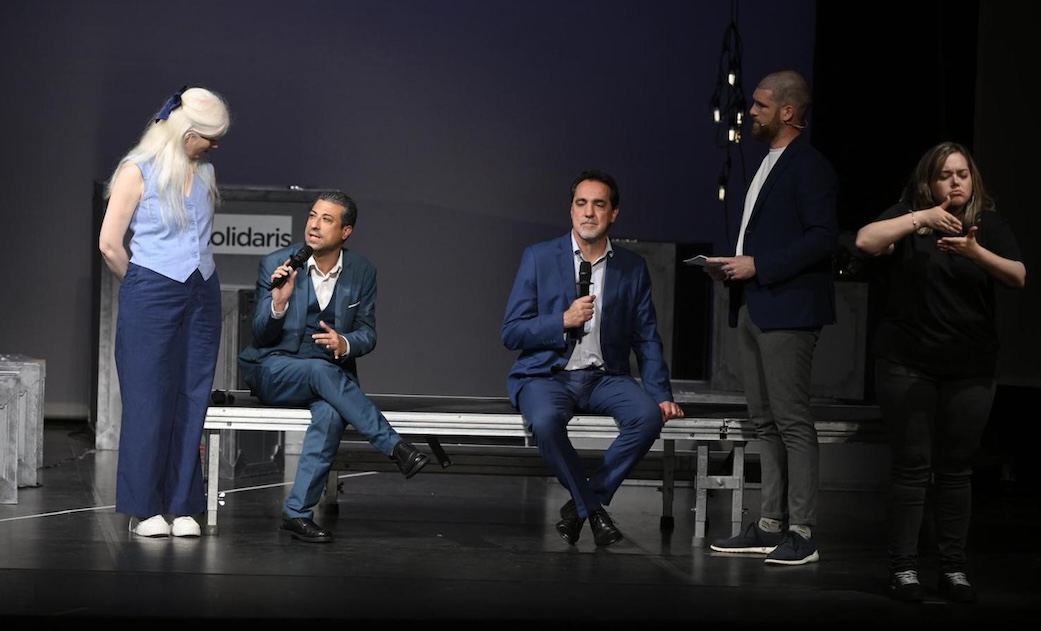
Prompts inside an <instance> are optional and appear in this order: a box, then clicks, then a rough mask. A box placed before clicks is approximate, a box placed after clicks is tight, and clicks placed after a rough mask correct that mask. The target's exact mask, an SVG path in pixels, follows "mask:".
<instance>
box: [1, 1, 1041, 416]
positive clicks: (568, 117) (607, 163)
mask: <svg viewBox="0 0 1041 631" xmlns="http://www.w3.org/2000/svg"><path fill="white" fill-rule="evenodd" d="M983 4H984V5H985V6H984V7H982V8H980V9H977V5H976V3H975V2H964V1H961V0H954V1H950V2H925V3H920V5H919V4H916V3H912V4H910V5H909V4H908V3H897V2H893V1H891V0H886V1H884V2H882V3H876V4H874V5H872V9H871V11H870V12H869V13H868V14H867V15H866V16H856V17H854V18H847V17H844V16H842V15H840V13H841V12H840V8H841V3H820V5H821V6H820V7H818V6H817V5H818V3H816V2H814V1H811V0H797V1H795V2H791V3H788V4H786V5H785V6H784V10H780V9H779V8H778V6H777V5H776V4H775V3H770V2H766V1H765V0H745V1H744V2H741V3H737V2H725V1H720V0H714V1H711V2H689V3H686V2H652V3H647V2H638V1H637V0H606V1H605V0H568V1H567V2H556V1H553V0H530V1H527V2H507V1H505V0H503V1H494V0H493V1H490V2H489V1H487V0H433V1H431V0H384V1H382V2H378V3H373V2H361V1H354V0H342V1H338V0H299V1H297V2H293V3H289V2H280V1H277V0H252V1H247V0H225V1H222V2H206V1H204V0H185V1H182V2H180V3H177V4H176V5H175V6H174V5H163V4H158V3H145V2H137V1H134V0H107V1H100V0H99V1H92V2H82V1H80V0H15V1H14V2H8V3H5V4H3V6H2V8H0V54H2V56H3V59H4V60H5V61H4V62H3V64H2V65H0V81H2V84H3V85H5V86H7V89H6V90H5V98H3V99H0V117H2V119H3V120H4V122H5V126H4V128H5V142H4V151H3V152H0V166H2V168H0V173H2V174H3V175H2V178H3V180H2V182H0V183H2V185H0V213H2V216H3V228H4V229H3V231H2V233H0V242H2V243H3V246H4V250H5V252H6V253H7V258H8V260H9V261H10V262H11V265H10V270H9V273H8V280H7V283H6V287H5V289H6V291H5V299H4V304H3V308H2V309H0V353H19V354H25V355H29V356H32V357H39V358H43V359H46V360H47V362H48V363H47V377H48V379H47V391H46V396H47V414H48V416H83V415H85V414H86V410H87V409H88V398H89V396H90V394H89V393H90V391H91V384H90V383H89V381H90V377H89V376H90V374H91V370H90V357H91V353H92V349H91V339H92V335H91V330H90V323H91V311H92V303H93V298H94V297H93V296H92V289H91V288H92V282H91V276H90V270H91V268H92V266H93V265H92V264H93V263H94V262H95V261H96V257H98V253H97V249H96V241H97V235H96V234H95V233H94V229H93V227H92V225H91V221H92V219H91V197H92V192H93V183H94V181H95V180H104V179H106V178H107V177H108V175H109V173H110V171H111V169H112V168H113V167H114V166H115V163H116V161H117V160H118V159H119V157H120V156H121V155H122V153H123V152H124V151H125V150H126V149H127V148H129V146H130V145H131V144H133V143H134V142H135V141H136V139H137V138H138V136H139V135H140V132H141V131H142V130H143V128H144V125H145V123H146V122H147V120H148V119H149V117H150V115H151V114H152V113H153V112H154V111H155V110H156V109H157V108H158V107H159V105H160V104H161V103H162V102H163V100H164V99H165V98H166V97H167V96H168V95H169V94H170V93H171V91H173V90H174V89H176V88H177V87H179V86H181V85H183V84H186V83H188V84H199V85H205V86H208V87H211V88H213V89H215V90H217V91H219V92H221V93H222V94H224V95H225V96H226V97H227V99H228V101H229V103H230V106H231V109H232V114H233V124H232V128H231V132H230V134H229V135H228V137H227V139H226V141H225V142H224V143H222V146H221V147H220V149H219V150H218V151H217V152H215V154H214V156H213V162H214V164H215V165H216V168H217V172H218V176H219V178H220V180H221V182H223V183H225V184H241V185H263V186H289V185H298V186H305V187H315V188H320V187H335V188H341V189H343V190H346V191H348V192H349V193H350V194H351V195H353V196H354V197H355V199H357V200H358V202H359V206H360V208H361V217H360V220H359V224H358V230H357V231H356V233H355V235H354V236H353V237H352V239H351V242H350V245H351V246H352V247H353V248H355V249H356V250H358V251H360V252H362V253H364V254H366V255H367V256H369V257H370V258H372V259H373V260H374V261H375V262H376V264H377V265H378V266H379V270H380V307H379V331H380V340H379V346H378V347H377V350H376V351H375V352H374V353H373V354H372V355H370V356H368V357H366V358H365V359H364V360H363V363H362V364H361V370H362V379H363V384H364V385H365V387H366V388H367V389H369V390H370V391H373V392H416V393H439V394H473V395H501V394H502V393H503V391H504V386H503V384H504V378H505V374H506V371H507V369H508V367H509V364H510V362H511V361H512V359H513V354H512V353H509V352H507V351H506V350H505V349H503V348H502V347H501V344H500V343H499V339H498V331H499V325H500V322H501V317H502V309H503V306H504V303H505V299H506V296H507V294H508V291H509V285H510V282H511V281H512V278H513V274H514V271H515V269H516V263H517V261H518V258H519V255H520V252H521V249H522V248H523V247H524V246H525V245H526V244H528V243H530V242H532V241H534V240H537V239H543V238H549V237H553V236H557V235H560V234H563V233H564V232H565V231H566V230H567V227H568V216H567V210H568V185H569V183H570V180H571V178H572V177H573V176H574V175H575V174H576V173H577V172H578V171H580V170H582V169H585V168H590V167H596V168H603V169H606V170H608V171H611V172H613V173H614V174H615V175H616V176H617V177H618V179H619V181H620V183H621V188H622V213H621V219H620V220H619V224H618V225H617V229H616V230H615V233H614V236H616V237H620V238H629V239H638V240H641V241H652V242H653V241H665V242H678V243H709V244H712V247H713V248H715V249H718V250H722V249H724V248H725V247H726V246H725V241H726V239H725V235H724V226H725V223H726V222H725V212H726V211H727V209H725V208H724V207H723V206H722V205H721V204H720V203H719V202H718V201H717V199H716V188H717V184H718V180H717V178H718V175H719V173H720V167H721V164H722V162H723V159H724V157H725V155H726V150H725V149H723V148H721V147H720V146H719V143H718V136H717V130H716V128H715V126H714V125H712V123H711V122H710V119H709V112H708V104H709V100H710V98H711V94H712V92H713V90H714V89H715V86H716V81H717V77H718V72H719V62H720V55H721V45H722V44H723V41H724V33H725V30H726V29H727V27H728V25H730V24H731V22H732V20H733V19H735V18H736V22H737V24H738V26H739V30H740V35H741V50H740V53H741V59H742V63H743V67H742V70H743V73H742V76H741V84H742V87H743V89H744V93H745V94H746V95H747V96H749V97H750V95H751V92H752V90H753V89H754V87H755V82H756V81H757V80H758V78H759V77H760V76H762V75H763V74H765V73H767V72H770V71H773V70H777V69H781V68H784V67H790V68H794V69H796V70H799V71H801V72H803V73H804V74H806V75H807V76H808V77H809V78H810V79H811V81H813V82H814V84H815V96H816V100H817V106H816V107H815V111H814V112H813V114H812V116H811V126H810V134H811V140H812V141H813V142H814V143H815V144H818V146H820V147H821V148H822V149H823V150H824V151H825V153H827V154H828V155H829V156H830V157H832V158H833V160H834V161H835V163H836V166H837V167H838V169H839V172H840V176H841V178H842V179H841V181H842V185H843V189H842V192H841V195H842V203H843V224H844V227H846V228H847V229H855V228H856V227H857V226H858V223H859V222H862V221H866V220H868V219H869V218H870V217H871V216H873V214H874V213H875V212H877V211H878V210H880V209H881V208H882V207H884V205H885V204H887V203H889V201H890V200H891V199H892V198H893V197H895V195H896V192H897V190H898V188H899V184H900V183H902V179H903V178H904V177H905V176H906V174H907V172H908V171H909V169H910V168H911V166H912V165H913V160H914V158H915V157H917V155H918V154H920V153H921V152H922V151H923V150H924V149H925V148H926V147H927V146H928V145H930V144H932V143H933V142H935V141H938V140H940V136H948V135H955V136H957V137H958V138H959V139H962V140H966V141H967V142H968V140H967V137H969V136H973V138H972V140H973V141H974V142H975V143H976V149H977V157H978V158H979V159H980V161H981V164H982V165H983V168H984V170H985V172H986V173H987V174H988V180H989V184H990V185H991V187H992V188H993V189H994V190H995V192H996V193H997V195H998V199H999V204H1000V207H1001V209H1002V211H1003V212H1007V213H1009V214H1010V217H1012V218H1013V221H1015V222H1017V226H1020V227H1022V228H1023V232H1022V233H1021V234H1023V245H1024V248H1026V249H1028V250H1029V248H1030V241H1029V239H1028V236H1029V235H1031V234H1037V226H1036V220H1035V219H1032V218H1028V217H1027V216H1026V210H1025V209H1027V208H1030V207H1031V206H1032V203H1031V202H1032V200H1031V199H1029V198H1027V197H1026V190H1025V188H1026V186H1027V184H1028V183H1029V182H1030V175H1029V174H1028V173H1027V172H1026V168H1029V167H1028V166H1020V165H1021V164H1022V165H1028V164H1029V162H1028V161H1027V159H1026V157H1025V155H1024V152H1025V151H1027V150H1029V147H1030V145H1029V143H1023V142H1021V140H1023V139H1027V138H1029V137H1031V134H1032V137H1037V123H1036V122H1033V123H1031V122H1030V121H1026V120H1024V119H1027V118H1029V116H1019V115H1018V112H1017V111H1016V110H1013V109H1011V107H1012V104H1014V103H1021V102H1022V101H1023V97H1022V95H1021V94H1019V92H1020V91H1021V88H1022V85H1023V83H1022V80H1021V78H1020V76H1019V75H1018V74H1016V70H1015V68H1017V67H1019V68H1024V67H1030V66H1029V64H1025V62H1024V61H1023V60H1025V59H1028V58H1029V59H1031V60H1033V61H1036V59H1037V53H1036V52H1034V51H1031V50H1028V49H1027V44H1028V42H1029V41H1030V40H1029V37H1028V35H1027V34H1026V33H1025V30H1026V25H1029V24H1036V23H1037V20H1036V17H1037V15H1036V13H1037V9H1029V8H1017V9H1015V10H1013V9H1011V8H1009V6H1006V5H1009V4H1010V3H992V4H998V5H1000V6H998V7H991V6H988V5H986V3H983ZM832 5H835V6H832ZM818 20H819V24H818ZM977 24H978V29H975V30H974V27H975V26H976V25H977ZM973 32H976V33H978V42H976V41H971V40H972V39H973V38H972V33H973ZM1005 33H1011V34H1012V35H1010V36H1006V35H1005ZM1020 38H1021V39H1020ZM976 48H978V66H979V69H977V64H974V63H973V59H974V58H975V57H976V56H977V52H975V49H976ZM970 51H973V52H970ZM996 62H997V63H1000V64H1004V65H1003V66H997V65H995V63H996ZM973 96H975V97H976V98H975V103H974V102H973V101H974V99H973ZM1006 108H1008V109H1006ZM1024 125H1025V126H1026V127H1027V128H1026V129H1024V128H1023V126H1024ZM973 129H974V130H975V133H973V132H972V130H973ZM988 134H989V135H988ZM963 136H965V138H963ZM1013 140H1014V142H1013ZM762 153H763V148H762V147H760V146H757V145H755V144H751V143H745V144H744V146H742V148H741V151H740V152H739V154H738V156H737V157H738V159H739V161H741V162H742V163H744V164H749V165H757V164H758V162H759V160H760V158H761V156H762ZM752 171H754V167H753V168H752ZM748 177H750V174H748ZM742 178H743V175H742V174H741V173H739V172H735V174H734V178H733V180H732V185H734V186H737V187H738V189H741V188H742V187H743V184H744V181H743V179H742ZM739 196H740V193H737V194H736V195H735V190H733V189H732V190H731V195H730V199H731V201H730V202H729V203H731V204H732V203H733V200H734V199H736V198H737V197H739ZM737 206H738V205H734V206H733V207H731V208H730V209H729V213H730V215H731V218H732V216H733V214H734V212H736V211H737ZM1029 264H1030V263H1029V261H1028V265H1029ZM1031 269H1033V267H1031ZM1013 300H1016V301H1018V302H1017V303H1015V304H1014V305H1013V307H1014V309H1013V310H1012V311H1013V312H1014V313H1015V315H1014V316H1013V321H1009V320H1005V322H1008V323H1009V324H1010V326H1008V327H1005V328H1004V329H1003V334H1006V335H1010V336H1012V337H1013V342H1012V343H1011V344H1009V345H1007V346H1008V348H1009V349H1010V350H1006V351H1003V352H1004V353H1005V355H1003V375H1002V378H1003V379H1004V380H1007V381H1013V382H1016V383H1025V384H1035V385H1039V384H1041V378H1039V368H1038V363H1037V362H1036V360H1034V359H1033V355H1034V354H1035V353H1036V350H1037V347H1038V345H1037V341H1036V340H1037V336H1036V334H1033V333H1028V332H1027V331H1028V330H1030V327H1028V326H1027V324H1026V323H1027V322H1030V321H1034V322H1036V321H1037V320H1038V317H1037V316H1038V313H1039V309H1038V302H1039V301H1038V298H1037V289H1036V283H1032V284H1031V286H1030V287H1028V291H1027V292H1020V294H1019V295H1017V296H1015V297H1013ZM703 308H704V309H709V308H710V306H709V305H708V304H707V303H706V304H704V305H703ZM1006 311H1007V310H1006ZM1006 317H1007V316H1006ZM1011 325H1015V326H1011ZM676 326H677V327H682V326H684V323H683V322H677V325H676ZM1020 327H1021V328H1020ZM1009 353H1011V355H1010V354H1009ZM1006 356H1008V359H1006ZM860 360H861V359H860V358H858V359H857V361H860Z"/></svg>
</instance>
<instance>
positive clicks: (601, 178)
mask: <svg viewBox="0 0 1041 631" xmlns="http://www.w3.org/2000/svg"><path fill="white" fill-rule="evenodd" d="M586 180H593V181H594V182H602V183H603V184H606V185H607V188H609V189H611V208H618V201H619V199H620V195H619V193H618V183H617V182H615V181H614V178H613V177H611V176H610V175H608V174H607V173H604V172H603V171H597V170H595V169H593V170H590V171H582V172H581V173H579V174H578V177H576V178H575V180H574V181H573V182H571V199H569V200H568V203H569V204H570V203H571V202H573V201H575V191H576V190H578V185H579V184H581V183H582V182H585V181H586Z"/></svg>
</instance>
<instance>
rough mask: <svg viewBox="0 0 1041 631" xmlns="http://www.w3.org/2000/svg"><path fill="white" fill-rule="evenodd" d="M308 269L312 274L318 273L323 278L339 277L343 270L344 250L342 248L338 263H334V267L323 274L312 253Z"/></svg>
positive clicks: (308, 260) (308, 261)
mask: <svg viewBox="0 0 1041 631" xmlns="http://www.w3.org/2000/svg"><path fill="white" fill-rule="evenodd" d="M307 271H308V272H309V273H310V274H317V275H318V276H320V277H322V278H336V277H338V276H339V275H340V272H342V271H343V250H340V257H339V258H338V259H336V265H333V268H332V269H331V270H329V273H328V274H323V273H322V271H321V270H320V269H318V264H317V263H315V261H314V255H311V258H309V259H307Z"/></svg>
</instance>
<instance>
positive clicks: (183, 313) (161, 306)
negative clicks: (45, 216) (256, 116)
mask: <svg viewBox="0 0 1041 631" xmlns="http://www.w3.org/2000/svg"><path fill="white" fill-rule="evenodd" d="M229 124H230V116H229V113H228V107H227V104H226V103H225V101H224V99H223V98H221V96H220V95H218V94H216V93H215V92H212V91H210V90H207V89H205V88H200V87H193V88H181V90H179V91H178V92H176V93H175V94H174V95H173V96H171V97H170V98H169V99H167V101H166V102H165V103H164V104H163V106H162V108H160V110H159V112H157V113H156V114H155V116H154V117H153V118H152V120H150V121H149V123H148V125H147V127H146V128H145V131H144V134H143V135H142V136H141V139H140V140H139V141H138V143H137V145H136V146H134V147H133V148H132V149H130V151H128V152H127V153H126V155H124V156H123V158H122V159H120V161H119V164H118V165H117V166H116V169H115V171H114V172H113V174H112V177H111V179H110V181H109V185H108V191H107V192H108V207H107V208H106V210H105V218H104V221H103V222H102V225H101V233H100V236H99V239H98V247H99V249H100V250H101V254H102V256H103V257H104V259H105V264H106V265H107V266H108V268H109V269H110V270H111V271H112V273H113V274H115V275H116V277H117V278H119V279H120V281H121V284H120V288H119V314H118V317H117V320H116V342H115V361H116V371H117V374H118V376H119V389H120V398H121V401H122V407H123V412H122V420H121V422H120V436H119V457H118V465H117V471H116V511H117V512H119V513H124V514H126V515H128V516H129V517H130V526H129V528H130V532H131V533H133V534H134V535H138V536H142V537H166V536H169V535H173V536H175V537H197V536H199V535H200V534H201V531H200V528H199V523H198V522H197V521H196V520H195V517H194V516H195V515H197V514H199V513H202V512H204V511H205V509H206V497H205V491H204V489H203V482H202V464H201V458H200V454H199V445H200V443H201V441H202V432H203V420H204V418H205V415H206V407H207V405H208V403H209V397H210V393H211V390H212V387H213V375H214V371H215V369H216V365H217V353H218V349H219V346H220V338H221V322H222V310H221V291H220V280H219V279H218V277H217V269H216V265H215V263H214V259H213V247H212V245H211V244H210V233H211V232H212V228H213V214H214V209H215V208H216V207H217V205H218V204H219V203H220V194H219V192H218V189H217V180H216V176H215V174H214V169H213V165H212V164H210V163H209V162H208V161H207V155H208V152H209V151H210V150H211V149H214V148H216V147H217V146H218V143H219V142H220V140H221V138H223V137H224V134H225V133H227V131H228V126H229ZM128 233H129V239H128V238H127V237H128ZM127 244H128V245H129V248H128V247H127Z"/></svg>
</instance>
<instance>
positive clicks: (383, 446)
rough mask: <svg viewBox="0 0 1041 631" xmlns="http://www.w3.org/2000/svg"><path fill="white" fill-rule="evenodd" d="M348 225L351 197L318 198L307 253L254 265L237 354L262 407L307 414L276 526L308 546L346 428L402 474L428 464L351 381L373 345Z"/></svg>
mask: <svg viewBox="0 0 1041 631" xmlns="http://www.w3.org/2000/svg"><path fill="white" fill-rule="evenodd" d="M357 219H358V207H357V205H355V203H354V200H353V199H351V198H350V197H348V196H347V195H344V194H343V193H341V192H339V191H331V192H324V193H321V194H319V196H318V199H316V200H315V202H314V204H313V205H312V206H311V211H310V213H308V215H307V225H306V227H305V230H304V232H305V234H306V245H307V246H308V247H310V248H311V250H312V253H311V254H310V255H307V253H306V251H303V253H302V254H301V250H302V246H304V244H302V243H296V244H293V245H291V246H289V247H285V248H282V249H280V250H276V251H275V252H272V253H271V254H269V255H267V256H265V257H264V258H263V259H261V261H260V265H259V269H258V275H257V290H256V292H257V293H256V295H257V301H256V311H255V313H254V315H253V342H252V343H251V344H250V345H249V346H248V347H246V349H245V350H244V351H242V353H240V354H239V374H241V375H242V378H243V380H245V382H246V383H247V384H248V385H249V387H250V389H252V390H253V392H254V393H255V394H256V396H257V398H258V399H260V401H261V402H262V403H265V404H268V405H281V406H309V407H310V408H311V424H310V425H309V426H308V428H307V431H306V432H305V433H304V442H303V446H302V448H301V453H300V460H299V461H298V464H297V469H296V479H295V480H294V482H293V487H292V489H290V491H289V495H288V497H287V498H286V502H285V505H284V507H283V509H282V526H281V529H282V530H284V531H286V532H288V533H289V534H290V535H291V536H292V537H293V538H295V539H298V540H300V541H305V542H308V543H325V542H329V541H332V540H333V534H332V532H331V531H328V530H326V529H324V528H322V527H320V526H319V525H318V524H316V523H315V522H314V520H313V517H314V510H313V509H314V506H315V504H317V503H318V501H319V500H320V499H321V497H322V491H323V489H324V488H325V480H326V477H327V476H328V474H329V470H330V469H331V468H332V462H333V458H334V457H335V455H336V451H337V449H338V448H339V446H340V438H341V437H342V436H343V431H344V428H345V427H346V424H347V423H350V424H351V425H353V426H354V429H356V430H357V431H358V433H360V434H361V435H362V436H364V437H365V438H366V439H368V441H369V442H370V443H372V446H373V447H375V448H376V449H378V450H379V451H380V452H382V453H384V454H387V456H389V457H390V458H391V459H392V460H394V462H395V463H396V464H397V465H398V469H400V470H401V473H402V475H404V476H405V477H406V478H411V477H412V476H413V475H415V474H416V473H418V472H419V470H420V469H422V468H423V467H424V466H425V465H426V464H427V460H428V458H427V456H426V455H425V454H423V453H422V452H421V451H419V450H418V449H416V448H415V447H414V446H412V445H411V444H410V443H408V442H406V441H405V440H402V438H401V436H399V435H398V433H397V432H395V431H394V428H392V427H391V426H390V423H388V422H387V419H386V417H384V416H383V413H382V412H380V410H379V409H378V408H376V405H375V404H374V403H373V402H372V401H371V400H370V399H369V398H368V397H367V396H366V395H365V393H364V392H362V389H361V385H360V384H359V382H358V367H357V364H356V360H357V358H358V357H361V356H362V355H365V354H366V353H368V352H370V351H372V349H374V348H375V347H376V267H375V266H374V265H373V264H372V263H371V262H370V261H369V260H367V259H365V258H363V257H361V256H359V255H357V254H355V253H353V252H351V251H350V250H348V249H347V248H346V247H344V244H345V243H346V241H347V239H348V238H349V237H350V236H351V234H353V232H354V223H355V221H357ZM294 259H296V260H294ZM300 259H304V260H302V261H301V260H300ZM291 263H295V265H291ZM296 267H299V268H300V270H299V271H297V270H296Z"/></svg>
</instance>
